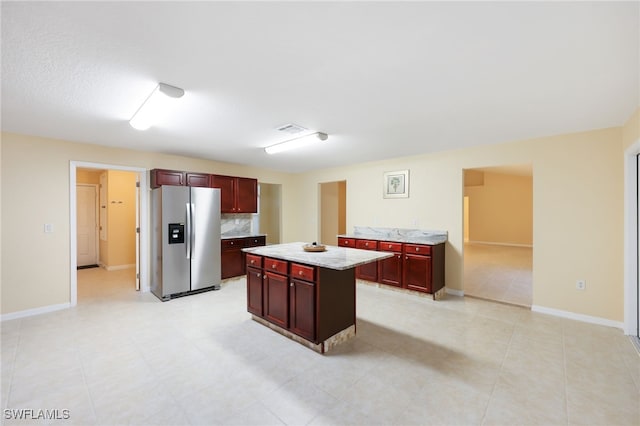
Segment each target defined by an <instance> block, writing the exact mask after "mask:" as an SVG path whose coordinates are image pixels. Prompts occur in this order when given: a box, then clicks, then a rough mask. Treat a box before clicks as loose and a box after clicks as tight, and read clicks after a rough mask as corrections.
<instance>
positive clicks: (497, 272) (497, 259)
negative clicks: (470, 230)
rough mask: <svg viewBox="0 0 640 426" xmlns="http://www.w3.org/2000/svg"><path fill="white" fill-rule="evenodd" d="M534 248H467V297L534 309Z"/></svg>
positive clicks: (465, 249)
mask: <svg viewBox="0 0 640 426" xmlns="http://www.w3.org/2000/svg"><path fill="white" fill-rule="evenodd" d="M532 269H533V249H532V248H530V247H511V246H498V245H489V244H477V243H475V244H474V243H467V244H465V245H464V294H466V295H469V296H474V297H479V298H482V299H488V300H495V301H498V302H504V303H511V304H515V305H521V306H526V307H531V301H532V299H533V292H532V282H533V281H532Z"/></svg>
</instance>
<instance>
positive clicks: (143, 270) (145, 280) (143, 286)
mask: <svg viewBox="0 0 640 426" xmlns="http://www.w3.org/2000/svg"><path fill="white" fill-rule="evenodd" d="M78 168H83V169H100V170H121V171H127V172H136V173H138V180H139V182H140V197H139V199H138V200H136V202H137V203H138V204H139V210H138V211H139V213H140V233H139V234H138V239H139V240H140V257H139V258H138V259H136V263H139V264H140V290H141V291H142V292H148V291H150V287H149V241H150V240H149V201H148V198H149V195H148V193H149V191H148V188H149V187H148V183H147V169H145V168H142V167H129V166H121V165H118V164H102V163H90V162H86V161H70V162H69V234H70V235H69V246H70V253H69V254H70V256H69V257H70V262H69V263H70V269H69V271H70V277H69V295H70V301H71V306H76V305H77V304H78V274H77V268H78V258H77V255H78V253H77V250H78V248H77V238H78V235H77V226H78V225H77V221H78V220H77V214H76V208H77V200H76V170H77V169H78Z"/></svg>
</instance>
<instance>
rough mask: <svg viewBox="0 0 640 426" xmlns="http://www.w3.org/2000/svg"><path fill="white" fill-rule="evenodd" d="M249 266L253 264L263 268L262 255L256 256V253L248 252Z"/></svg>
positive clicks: (255, 266)
mask: <svg viewBox="0 0 640 426" xmlns="http://www.w3.org/2000/svg"><path fill="white" fill-rule="evenodd" d="M247 266H253V267H254V268H262V256H256V255H255V254H247Z"/></svg>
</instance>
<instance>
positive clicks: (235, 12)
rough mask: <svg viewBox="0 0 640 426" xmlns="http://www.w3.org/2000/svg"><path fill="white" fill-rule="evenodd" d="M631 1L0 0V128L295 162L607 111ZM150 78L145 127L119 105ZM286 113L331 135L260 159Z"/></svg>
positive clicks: (591, 121)
mask: <svg viewBox="0 0 640 426" xmlns="http://www.w3.org/2000/svg"><path fill="white" fill-rule="evenodd" d="M639 13H640V12H639V3H638V2H626V3H614V2H568V3H557V2H495V3H485V2H471V3H462V2H443V3H440V2H371V3H369V2H278V3H274V2H255V3H253V2H233V3H231V2H157V3H156V2H38V3H35V2H7V1H3V2H2V130H3V131H9V132H17V133H24V134H31V135H39V136H46V137H53V138H60V139H65V140H72V141H80V142H88V143H95V144H101V145H111V146H117V147H127V148H133V149H140V150H149V151H159V152H165V153H173V154H181V155H187V156H195V157H203V158H208V159H214V160H219V161H227V162H233V163H239V164H246V165H252V166H258V167H266V168H270V169H275V170H282V171H290V172H298V171H306V170H311V169H317V168H323V167H331V166H338V165H346V164H352V163H357V162H364V161H371V160H379V159H383V158H389V157H398V156H404V155H414V154H419V153H426V152H433V151H439V150H447V149H454V148H461V147H468V146H473V145H479V144H489V143H498V142H505V141H512V140H518V139H526V138H532V137H538V136H545V135H553V134H561V133H568V132H574V131H582V130H590V129H596V128H604V127H610V126H620V125H622V124H624V122H625V121H626V120H627V119H628V118H629V117H630V115H631V114H632V113H633V112H634V111H635V109H636V108H637V107H638V106H639V105H640V101H639V99H640V96H639V85H638V79H639V73H640V70H639V61H640V59H639V39H640V32H639V21H640V15H639ZM158 82H164V83H167V84H171V85H175V86H178V87H181V88H183V89H184V90H185V92H186V93H185V96H184V97H183V98H182V102H181V105H180V107H179V110H178V111H177V112H176V114H174V115H173V116H172V117H171V119H170V120H169V121H167V122H166V123H164V124H163V125H162V126H158V127H155V128H152V129H150V130H148V131H146V132H140V131H137V130H134V129H133V128H131V127H130V126H129V124H128V120H129V118H131V116H132V115H133V113H134V112H135V111H136V109H137V108H138V107H139V106H140V104H141V103H142V102H143V100H144V99H145V98H146V97H147V95H148V94H149V93H150V92H151V91H152V89H153V88H154V87H155V86H156V84H157V83H158ZM287 123H295V124H298V125H301V126H304V127H307V128H309V129H313V130H319V131H323V132H326V133H328V134H329V135H330V138H329V139H328V140H327V141H326V142H323V143H321V144H320V145H318V146H316V147H314V148H309V149H304V150H302V151H297V152H290V153H283V154H279V155H277V156H269V155H267V154H266V153H265V152H264V151H263V149H262V148H263V147H264V146H266V145H269V144H272V143H275V142H278V141H279V140H283V139H286V136H285V137H284V138H283V136H281V135H279V132H277V131H275V130H274V129H275V128H276V127H278V126H281V125H283V124H287Z"/></svg>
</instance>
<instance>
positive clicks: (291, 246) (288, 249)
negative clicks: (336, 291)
mask: <svg viewBox="0 0 640 426" xmlns="http://www.w3.org/2000/svg"><path fill="white" fill-rule="evenodd" d="M305 244H308V243H302V242H298V243H287V244H274V245H269V246H262V247H251V248H244V249H242V251H244V252H247V253H251V254H255V255H258V256H265V257H272V258H274V259H282V260H288V261H291V262H298V263H303V264H306V265H312V266H319V267H321V268H328V269H335V270H339V271H342V270H345V269H350V268H355V267H356V266H360V265H364V264H367V263H371V262H375V261H377V260H380V259H386V258H388V257H392V256H394V254H393V253H389V252H381V251H373V250H360V249H353V248H347V247H336V246H325V247H326V248H327V250H326V251H322V252H307V251H304V249H303V248H302V246H304V245H305Z"/></svg>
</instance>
